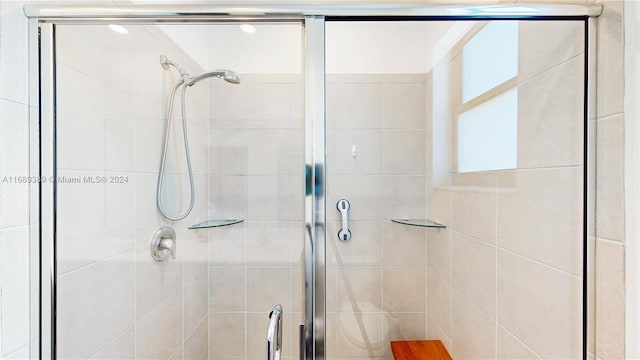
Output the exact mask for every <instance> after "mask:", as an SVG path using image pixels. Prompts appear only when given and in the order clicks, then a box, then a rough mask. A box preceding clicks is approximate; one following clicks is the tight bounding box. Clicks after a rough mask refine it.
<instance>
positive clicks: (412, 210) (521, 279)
mask: <svg viewBox="0 0 640 360" xmlns="http://www.w3.org/2000/svg"><path fill="white" fill-rule="evenodd" d="M335 20H340V18H337V19H335ZM585 35H586V34H585V22H584V20H582V19H580V20H562V21H539V20H536V21H507V20H500V21H356V22H352V21H329V22H327V24H326V62H327V63H326V69H327V79H326V94H327V95H326V96H327V103H326V111H327V140H326V143H327V204H326V209H327V220H328V225H327V231H326V239H327V240H326V241H327V259H326V261H327V272H326V273H327V275H326V304H327V339H326V347H325V350H326V355H327V358H328V359H347V358H359V359H365V358H366V359H390V358H391V347H390V343H391V342H392V341H401V340H424V339H437V340H441V341H442V342H443V343H444V345H445V347H446V348H447V349H448V351H449V352H450V353H451V355H452V356H453V357H454V358H469V359H474V358H475V359H478V358H482V359H496V358H498V359H515V358H517V359H525V358H558V359H578V358H581V357H582V356H583V348H582V346H583V336H585V335H586V334H584V333H583V324H584V321H585V319H583V304H584V303H583V289H584V288H583V281H584V279H583V256H584V251H585V244H586V233H585V229H586V227H585V226H586V225H585V221H586V217H585V214H586V210H585V205H586V204H585V194H586V189H585V186H584V184H585V166H586V163H585V159H586V154H585V139H586V137H585V133H586V131H587V129H586V122H585V118H586V114H585V102H586V99H585V77H584V74H585V56H586V55H585V50H586V49H585V47H584V44H585ZM342 199H345V200H346V201H347V202H348V203H347V206H345V202H344V201H343V200H342ZM345 214H346V218H348V223H347V222H346V221H345ZM347 226H348V229H349V232H348V234H349V236H345V234H346V233H347V232H346V231H345V228H346V227H347Z"/></svg>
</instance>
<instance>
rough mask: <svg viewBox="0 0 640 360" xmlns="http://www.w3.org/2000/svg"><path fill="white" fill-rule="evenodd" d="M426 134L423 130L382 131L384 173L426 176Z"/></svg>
mask: <svg viewBox="0 0 640 360" xmlns="http://www.w3.org/2000/svg"><path fill="white" fill-rule="evenodd" d="M425 141H426V132H425V131H422V130H383V131H382V173H383V174H385V175H424V174H425V165H426V161H425V157H426V144H425Z"/></svg>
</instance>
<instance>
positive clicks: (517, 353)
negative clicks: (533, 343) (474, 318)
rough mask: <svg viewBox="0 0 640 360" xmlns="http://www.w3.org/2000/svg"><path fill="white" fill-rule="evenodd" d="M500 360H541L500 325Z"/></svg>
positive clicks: (498, 355) (498, 356)
mask: <svg viewBox="0 0 640 360" xmlns="http://www.w3.org/2000/svg"><path fill="white" fill-rule="evenodd" d="M497 358H498V359H505V360H506V359H512V360H525V359H540V357H539V356H538V355H536V354H535V353H534V352H532V351H531V350H530V349H529V348H528V347H527V346H526V345H525V344H523V343H522V341H520V340H518V338H516V337H515V336H513V335H512V334H511V333H510V332H509V331H507V329H505V328H503V327H502V326H500V325H498V354H497Z"/></svg>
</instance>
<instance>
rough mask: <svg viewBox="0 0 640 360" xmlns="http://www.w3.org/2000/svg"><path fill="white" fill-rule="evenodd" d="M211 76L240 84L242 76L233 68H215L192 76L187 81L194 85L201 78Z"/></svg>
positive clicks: (188, 83)
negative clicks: (232, 69)
mask: <svg viewBox="0 0 640 360" xmlns="http://www.w3.org/2000/svg"><path fill="white" fill-rule="evenodd" d="M210 77H217V78H222V79H224V80H225V81H227V82H229V83H232V84H239V83H240V77H239V76H238V74H236V73H235V72H234V71H231V70H213V71H208V72H206V73H202V74H198V75H196V76H194V77H192V78H191V79H189V81H187V85H189V86H192V85H193V84H195V83H197V82H198V81H200V80H204V79H207V78H210Z"/></svg>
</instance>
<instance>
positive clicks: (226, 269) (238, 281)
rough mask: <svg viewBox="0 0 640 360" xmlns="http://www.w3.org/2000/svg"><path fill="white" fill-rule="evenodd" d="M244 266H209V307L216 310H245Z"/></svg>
mask: <svg viewBox="0 0 640 360" xmlns="http://www.w3.org/2000/svg"><path fill="white" fill-rule="evenodd" d="M245 273H246V271H245V268H244V266H211V267H210V268H209V309H210V310H211V311H214V312H232V311H236V312H237V311H245V309H246V306H245V294H246V292H245V281H246V280H245Z"/></svg>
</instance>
